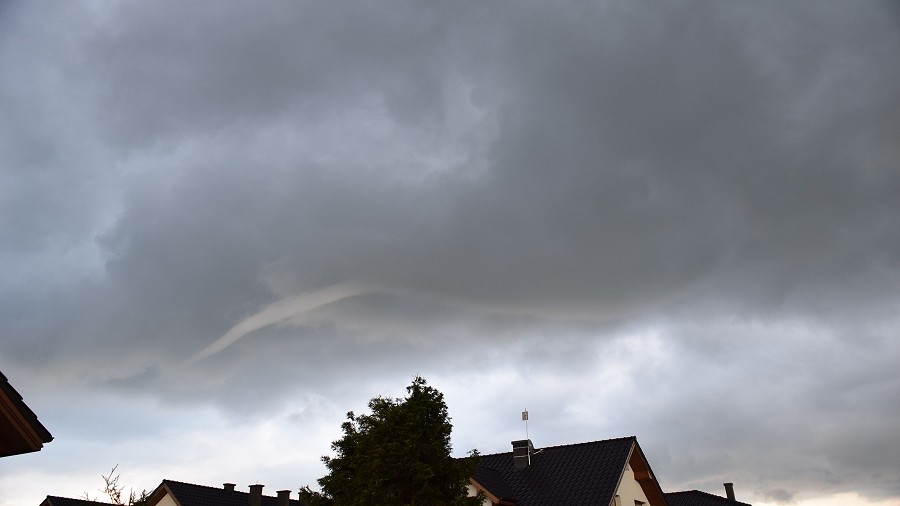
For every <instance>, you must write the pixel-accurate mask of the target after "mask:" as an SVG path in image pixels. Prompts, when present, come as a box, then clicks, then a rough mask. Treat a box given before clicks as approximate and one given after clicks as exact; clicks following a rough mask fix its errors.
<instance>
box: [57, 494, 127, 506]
mask: <svg viewBox="0 0 900 506" xmlns="http://www.w3.org/2000/svg"><path fill="white" fill-rule="evenodd" d="M40 506H111V505H110V503H107V502H97V501H88V500H86V499H72V498H70V497H57V496H55V495H48V496H47V498H46V499H44V501H43V502H42V503H41V504H40Z"/></svg>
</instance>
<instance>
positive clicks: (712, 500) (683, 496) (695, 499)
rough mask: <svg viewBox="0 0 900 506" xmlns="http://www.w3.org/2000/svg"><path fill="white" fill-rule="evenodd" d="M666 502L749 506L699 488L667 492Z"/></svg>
mask: <svg viewBox="0 0 900 506" xmlns="http://www.w3.org/2000/svg"><path fill="white" fill-rule="evenodd" d="M665 495H666V502H667V503H669V506H750V505H749V504H747V503H744V502H740V501H729V500H728V499H727V498H725V497H722V496H718V495H713V494H709V493H706V492H701V491H699V490H687V491H685V492H669V493H667V494H665Z"/></svg>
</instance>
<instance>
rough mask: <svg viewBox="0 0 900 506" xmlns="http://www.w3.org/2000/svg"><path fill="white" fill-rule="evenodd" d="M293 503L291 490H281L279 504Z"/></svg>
mask: <svg viewBox="0 0 900 506" xmlns="http://www.w3.org/2000/svg"><path fill="white" fill-rule="evenodd" d="M290 503H291V491H290V490H279V491H278V502H277V503H276V504H277V506H288V505H289V504H290Z"/></svg>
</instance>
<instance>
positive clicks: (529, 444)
mask: <svg viewBox="0 0 900 506" xmlns="http://www.w3.org/2000/svg"><path fill="white" fill-rule="evenodd" d="M522 421H523V422H525V440H526V441H528V443H527V444H528V446H531V438H529V437H528V408H525V411H523V412H522ZM528 465H529V466H530V465H531V448H529V449H528Z"/></svg>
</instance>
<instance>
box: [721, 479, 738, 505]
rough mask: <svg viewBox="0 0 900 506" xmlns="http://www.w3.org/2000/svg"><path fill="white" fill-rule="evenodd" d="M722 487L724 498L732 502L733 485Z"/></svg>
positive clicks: (727, 484)
mask: <svg viewBox="0 0 900 506" xmlns="http://www.w3.org/2000/svg"><path fill="white" fill-rule="evenodd" d="M722 485H725V497H727V498H728V500H729V501H734V500H735V498H734V483H723V484H722Z"/></svg>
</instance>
